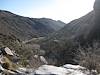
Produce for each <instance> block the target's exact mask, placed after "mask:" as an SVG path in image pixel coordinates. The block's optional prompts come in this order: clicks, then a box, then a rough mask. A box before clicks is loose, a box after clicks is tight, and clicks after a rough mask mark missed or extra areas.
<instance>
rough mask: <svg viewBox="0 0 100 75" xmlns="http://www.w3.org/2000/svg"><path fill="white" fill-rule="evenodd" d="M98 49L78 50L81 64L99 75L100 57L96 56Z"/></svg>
mask: <svg viewBox="0 0 100 75" xmlns="http://www.w3.org/2000/svg"><path fill="white" fill-rule="evenodd" d="M95 51H96V48H91V47H90V48H86V49H82V48H79V49H78V55H77V57H78V60H79V64H80V65H81V66H83V67H85V68H86V69H87V70H89V71H90V73H91V72H92V70H96V71H97V74H99V73H100V55H97V54H95Z"/></svg>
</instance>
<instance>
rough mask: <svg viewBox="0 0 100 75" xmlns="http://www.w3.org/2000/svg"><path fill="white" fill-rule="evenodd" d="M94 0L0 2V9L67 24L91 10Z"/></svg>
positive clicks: (17, 0)
mask: <svg viewBox="0 0 100 75" xmlns="http://www.w3.org/2000/svg"><path fill="white" fill-rule="evenodd" d="M94 1H95V0H0V9H2V10H8V11H11V12H13V13H16V14H19V15H22V16H27V17H33V18H42V17H46V18H52V19H54V20H62V21H64V22H66V23H67V22H69V21H71V20H73V19H77V18H79V17H81V16H83V15H85V14H87V13H88V12H90V11H91V10H92V9H93V3H94Z"/></svg>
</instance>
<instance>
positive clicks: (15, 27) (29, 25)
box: [0, 10, 65, 40]
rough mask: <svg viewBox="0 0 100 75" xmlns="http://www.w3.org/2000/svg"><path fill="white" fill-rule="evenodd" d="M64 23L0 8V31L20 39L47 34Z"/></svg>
mask: <svg viewBox="0 0 100 75" xmlns="http://www.w3.org/2000/svg"><path fill="white" fill-rule="evenodd" d="M64 25H65V24H64V23H63V22H60V21H54V20H51V19H46V18H40V19H36V18H28V17H22V16H19V15H16V14H13V13H11V12H8V11H4V10H0V33H2V34H5V35H14V36H16V37H17V38H19V39H20V40H28V39H31V38H34V37H40V36H47V35H48V34H50V33H52V32H54V31H56V30H58V29H60V28H61V27H63V26H64Z"/></svg>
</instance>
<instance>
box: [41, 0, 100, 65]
mask: <svg viewBox="0 0 100 75" xmlns="http://www.w3.org/2000/svg"><path fill="white" fill-rule="evenodd" d="M95 41H96V42H100V0H96V1H95V3H94V10H93V11H91V12H89V13H88V14H87V15H85V16H83V17H81V18H79V19H76V20H73V21H71V22H70V23H68V24H66V25H65V26H64V27H63V28H62V29H60V30H59V31H57V32H55V33H53V34H52V35H51V36H50V37H48V38H47V39H46V40H45V41H44V42H43V43H42V44H41V47H42V48H43V49H44V50H45V51H46V54H45V57H46V58H47V59H49V60H50V61H51V60H53V61H54V60H55V63H56V64H58V65H59V64H63V63H72V64H75V63H74V61H73V59H74V57H75V56H76V55H74V54H75V52H77V49H78V48H79V46H81V47H83V48H86V47H89V46H92V47H93V43H94V42H95ZM98 46H99V48H100V44H99V45H98ZM94 52H96V50H95V51H94ZM73 53H74V54H73ZM97 53H98V54H99V53H100V51H98V52H97ZM62 58H63V60H62V61H61V60H60V59H62ZM49 60H48V61H49ZM59 60H60V61H59Z"/></svg>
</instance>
